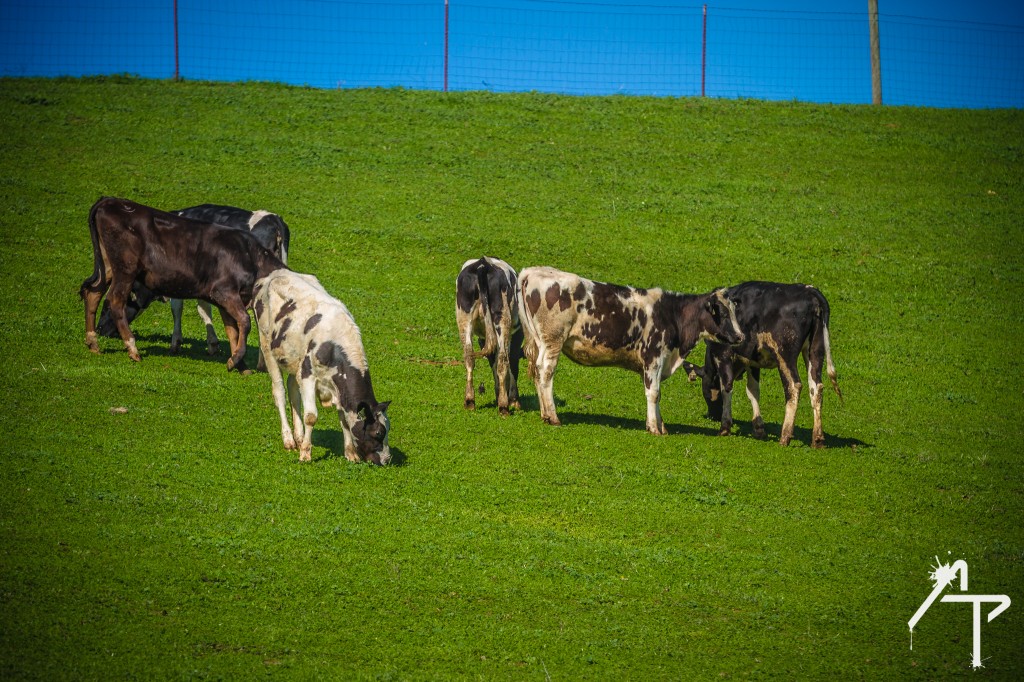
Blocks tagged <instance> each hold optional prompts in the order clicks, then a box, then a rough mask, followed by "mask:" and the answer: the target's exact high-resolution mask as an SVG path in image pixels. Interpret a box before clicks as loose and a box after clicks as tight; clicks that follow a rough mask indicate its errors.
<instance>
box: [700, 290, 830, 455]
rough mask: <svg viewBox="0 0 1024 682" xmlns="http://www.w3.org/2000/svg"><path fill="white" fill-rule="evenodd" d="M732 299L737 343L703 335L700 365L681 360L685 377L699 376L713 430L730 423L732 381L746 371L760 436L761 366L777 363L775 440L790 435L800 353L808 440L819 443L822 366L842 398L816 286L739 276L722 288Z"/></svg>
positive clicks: (826, 307) (798, 384)
mask: <svg viewBox="0 0 1024 682" xmlns="http://www.w3.org/2000/svg"><path fill="white" fill-rule="evenodd" d="M726 296H727V297H728V298H729V299H730V300H733V301H737V310H738V315H737V318H738V320H739V324H740V328H741V329H742V330H743V332H744V336H745V338H744V339H743V340H742V341H741V342H739V343H721V342H718V341H721V340H712V339H709V340H708V342H707V346H706V348H705V351H704V366H703V367H697V366H695V365H691V364H690V363H684V367H685V369H686V373H687V375H688V376H689V378H690V380H691V381H693V380H695V379H697V378H700V379H701V391H702V392H703V394H704V401H705V402H706V403H707V406H708V417H710V418H711V419H714V420H716V421H720V422H721V429H720V431H719V433H720V434H721V435H723V436H725V435H728V434H729V432H730V430H731V428H732V421H733V420H732V392H733V382H734V381H735V380H737V379H740V378H741V377H742V376H743V375H744V374H746V375H747V386H746V389H747V397H748V398H749V399H750V403H751V406H752V408H753V420H752V422H753V424H752V425H753V431H754V437H755V438H765V437H766V434H765V428H764V420H763V419H762V418H761V407H760V394H761V388H760V386H761V384H760V382H761V370H762V369H778V370H779V375H780V377H781V379H782V387H783V389H784V391H785V395H786V413H785V417H784V418H783V422H782V430H781V433H780V435H779V443H781V444H782V445H787V444H788V443H789V442H790V440H791V439H792V437H793V428H794V422H795V419H796V411H797V403H798V400H799V397H800V391H801V388H802V383H801V377H800V366H799V363H798V361H797V360H798V358H799V356H800V355H801V354H802V355H803V358H804V366H805V367H806V368H807V381H808V388H809V392H810V394H811V409H812V411H813V414H814V430H813V432H812V434H811V446H812V447H823V446H824V445H825V433H824V431H823V430H822V424H821V398H822V392H823V391H822V388H823V383H822V370H823V369H824V370H825V371H826V372H827V373H828V376H829V378H830V379H831V380H832V387H833V389H835V391H836V393H837V394H838V395H839V397H840V399H841V398H842V392H840V390H839V383H838V381H837V379H836V369H835V365H834V364H833V363H832V348H831V342H830V340H829V327H828V325H829V314H830V313H829V305H828V301H827V300H826V299H825V296H824V295H822V293H821V292H820V291H818V290H817V289H815V288H814V287H812V286H809V285H806V284H779V283H776V282H744V283H743V284H739V285H737V286H734V287H730V288H729V289H728V290H727V293H726Z"/></svg>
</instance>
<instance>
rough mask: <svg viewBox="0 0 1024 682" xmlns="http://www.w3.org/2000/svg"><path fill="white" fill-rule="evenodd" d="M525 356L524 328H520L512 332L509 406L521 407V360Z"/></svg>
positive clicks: (509, 354) (509, 355) (509, 356)
mask: <svg viewBox="0 0 1024 682" xmlns="http://www.w3.org/2000/svg"><path fill="white" fill-rule="evenodd" d="M522 357H523V330H522V328H519V329H517V330H516V331H515V333H514V334H512V340H511V343H510V346H509V353H508V360H509V363H508V366H509V371H508V406H509V407H510V408H512V409H516V410H518V409H520V408H519V360H520V359H522Z"/></svg>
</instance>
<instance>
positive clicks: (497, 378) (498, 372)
mask: <svg viewBox="0 0 1024 682" xmlns="http://www.w3.org/2000/svg"><path fill="white" fill-rule="evenodd" d="M508 346H509V338H508V330H507V329H505V328H504V327H501V328H499V329H498V347H497V348H496V349H495V351H494V353H493V355H491V357H489V358H488V360H489V361H490V363H491V373H492V374H493V375H494V395H495V399H496V400H497V403H498V413H499V414H501V415H502V416H503V417H507V416H508V403H509V400H508V390H509V386H508V371H509V370H508Z"/></svg>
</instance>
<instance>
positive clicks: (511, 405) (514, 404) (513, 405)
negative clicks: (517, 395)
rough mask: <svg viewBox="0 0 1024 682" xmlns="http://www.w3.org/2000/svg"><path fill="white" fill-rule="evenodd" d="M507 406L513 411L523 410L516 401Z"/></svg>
mask: <svg viewBox="0 0 1024 682" xmlns="http://www.w3.org/2000/svg"><path fill="white" fill-rule="evenodd" d="M508 406H509V407H510V408H512V409H513V410H521V409H523V408H522V407H521V406H520V405H519V401H518V400H513V401H512V402H511V403H509V404H508Z"/></svg>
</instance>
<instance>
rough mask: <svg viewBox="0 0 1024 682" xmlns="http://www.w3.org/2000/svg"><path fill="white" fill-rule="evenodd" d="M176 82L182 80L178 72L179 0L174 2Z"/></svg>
mask: <svg viewBox="0 0 1024 682" xmlns="http://www.w3.org/2000/svg"><path fill="white" fill-rule="evenodd" d="M174 80H176V81H177V80H181V73H180V72H179V71H178V0H174Z"/></svg>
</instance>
